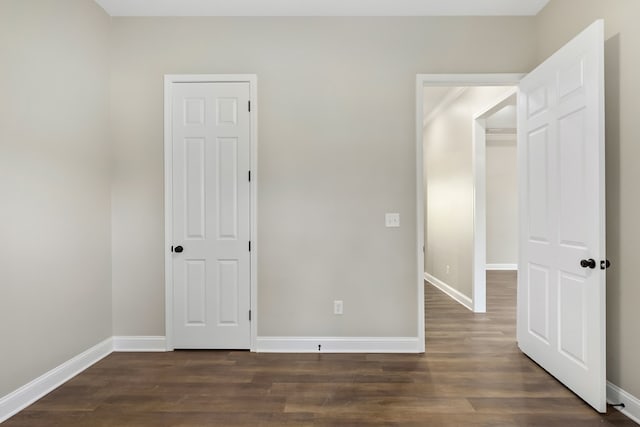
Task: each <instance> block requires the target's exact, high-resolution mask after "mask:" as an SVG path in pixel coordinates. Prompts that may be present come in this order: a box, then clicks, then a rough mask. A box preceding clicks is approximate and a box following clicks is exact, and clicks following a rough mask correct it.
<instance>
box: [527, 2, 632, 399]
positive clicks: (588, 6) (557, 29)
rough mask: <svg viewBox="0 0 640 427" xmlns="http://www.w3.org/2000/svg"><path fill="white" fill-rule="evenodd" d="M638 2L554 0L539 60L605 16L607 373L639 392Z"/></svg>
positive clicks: (541, 30)
mask: <svg viewBox="0 0 640 427" xmlns="http://www.w3.org/2000/svg"><path fill="white" fill-rule="evenodd" d="M639 16H640V2H638V1H637V0H551V2H550V3H549V4H548V5H547V6H546V7H545V9H543V11H542V12H541V13H540V15H539V16H538V17H537V28H538V41H539V46H538V61H539V62H540V61H542V60H543V59H544V58H546V57H548V56H549V55H550V54H551V53H553V52H554V51H555V50H557V49H558V48H559V47H560V46H562V45H563V44H564V43H566V42H567V41H569V40H570V39H571V38H572V37H573V36H574V35H575V34H577V33H578V32H580V31H581V30H582V29H584V28H585V27H587V26H588V25H589V24H590V23H592V22H593V21H594V20H596V19H598V18H604V20H605V40H606V41H605V91H606V101H605V102H606V106H605V108H606V157H607V160H606V180H607V189H606V191H607V258H609V259H610V260H611V261H612V263H613V266H612V267H611V268H610V269H609V270H608V271H607V377H608V379H609V380H610V381H611V382H613V383H614V384H616V385H618V386H619V387H621V388H622V389H624V390H626V391H628V392H630V393H632V394H633V395H634V396H640V364H639V363H638V360H640V340H639V339H638V331H637V325H639V324H640V311H639V310H638V301H640V286H638V272H637V268H636V266H637V257H638V253H640V227H638V218H639V217H640V201H639V199H638V182H640V168H638V164H637V162H638V159H639V158H640V145H639V144H638V141H640V128H638V126H637V121H638V118H637V115H638V99H640V81H639V80H638V76H639V75H640V56H639V55H638V45H640V26H638V17H639Z"/></svg>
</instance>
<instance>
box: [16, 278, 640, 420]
mask: <svg viewBox="0 0 640 427" xmlns="http://www.w3.org/2000/svg"><path fill="white" fill-rule="evenodd" d="M487 283H488V285H487V289H488V313H487V314H483V315H474V314H473V313H471V312H469V311H468V310H467V309H465V308H464V307H462V306H460V305H458V304H457V303H455V302H453V301H452V300H450V299H449V298H448V297H447V296H446V295H444V294H442V293H441V292H439V291H438V290H437V289H435V288H433V287H432V286H430V285H427V286H426V307H427V318H426V328H427V352H426V354H423V355H415V354H256V353H249V352H238V351H231V352H229V351H176V352H170V353H113V354H111V355H110V356H108V357H107V358H105V359H104V360H102V361H100V362H99V363H97V364H96V365H94V366H93V367H91V368H89V369H88V370H86V371H85V372H83V373H82V374H80V375H78V376H77V377H75V378H73V379H72V380H71V381H69V382H68V383H66V384H65V385H63V386H62V387H60V388H58V389H57V390H55V391H53V392H52V393H50V394H49V395H47V396H45V397H44V398H43V399H41V400H40V401H38V402H36V403H35V404H33V405H32V406H30V407H29V408H27V409H25V410H24V411H22V412H21V413H19V414H17V415H16V416H14V417H13V418H11V419H9V420H8V421H7V422H6V426H7V427H10V426H195V425H199V426H212V425H220V426H231V425H248V426H267V425H276V426H277V425H295V426H305V425H328V426H334V425H350V426H357V425H416V426H560V425H562V426H607V425H609V426H611V425H616V426H621V425H625V426H627V425H628V426H635V425H636V424H635V423H633V422H632V421H631V420H629V419H628V418H626V417H624V416H623V415H622V414H621V413H619V412H618V411H616V410H613V409H610V410H609V413H608V414H607V415H600V414H598V413H596V412H595V411H593V410H592V409H591V408H590V407H589V406H587V405H586V404H585V403H583V402H582V401H581V400H580V399H579V398H577V397H576V396H574V395H573V394H572V393H571V392H569V391H568V390H567V389H565V388H564V387H563V386H562V385H561V384H559V383H558V382H557V381H556V380H555V379H554V378H552V377H551V376H549V375H548V374H546V373H545V372H544V371H543V370H542V369H541V368H539V367H538V366H537V365H536V364H535V363H533V362H532V361H530V360H529V359H528V358H527V357H525V356H523V355H522V354H521V353H520V352H519V351H518V349H517V347H516V343H515V275H514V274H513V273H509V272H495V273H489V275H488V282H487Z"/></svg>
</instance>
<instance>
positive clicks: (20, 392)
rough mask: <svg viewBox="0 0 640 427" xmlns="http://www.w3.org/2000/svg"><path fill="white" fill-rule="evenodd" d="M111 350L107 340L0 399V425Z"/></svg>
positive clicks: (110, 344) (111, 345) (110, 341)
mask: <svg viewBox="0 0 640 427" xmlns="http://www.w3.org/2000/svg"><path fill="white" fill-rule="evenodd" d="M112 348H113V344H112V339H111V338H107V339H106V340H104V341H102V342H101V343H99V344H96V345H94V346H93V347H91V348H90V349H88V350H86V351H84V352H82V353H80V354H79V355H77V356H75V357H73V358H71V359H69V360H67V361H66V362H64V363H62V364H61V365H58V366H57V367H55V368H53V369H51V370H50V371H48V372H46V373H44V374H42V375H40V376H39V377H38V378H36V379H35V380H33V381H31V382H29V383H27V384H25V385H23V386H22V387H20V388H19V389H17V390H15V391H13V392H11V393H9V394H7V395H6V396H3V397H2V398H0V423H2V422H3V421H5V420H7V419H8V418H10V417H12V416H13V415H15V414H17V413H18V412H20V411H21V410H23V409H24V408H26V407H27V406H29V405H31V404H32V403H33V402H35V401H36V400H38V399H40V398H42V397H43V396H44V395H46V394H47V393H50V392H51V391H53V390H54V389H56V388H57V387H60V386H61V385H62V384H64V383H65V382H67V381H69V380H70V379H71V378H73V377H75V376H76V375H78V374H79V373H81V372H82V371H84V370H85V369H87V368H88V367H90V366H91V365H93V364H94V363H96V362H98V361H99V360H101V359H103V358H105V357H106V356H108V355H109V354H110V353H111V351H112Z"/></svg>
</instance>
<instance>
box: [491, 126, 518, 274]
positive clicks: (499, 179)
mask: <svg viewBox="0 0 640 427" xmlns="http://www.w3.org/2000/svg"><path fill="white" fill-rule="evenodd" d="M486 161H487V163H486V171H487V181H486V185H487V193H486V194H487V198H486V209H487V210H486V212H487V264H513V265H516V264H518V156H517V146H516V136H515V135H513V136H512V137H510V138H509V139H506V140H503V139H500V140H492V139H491V137H490V136H489V137H487V151H486Z"/></svg>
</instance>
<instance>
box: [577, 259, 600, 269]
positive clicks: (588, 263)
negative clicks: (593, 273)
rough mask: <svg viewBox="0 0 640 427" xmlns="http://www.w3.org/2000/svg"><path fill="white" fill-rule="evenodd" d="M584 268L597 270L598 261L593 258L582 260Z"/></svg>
mask: <svg viewBox="0 0 640 427" xmlns="http://www.w3.org/2000/svg"><path fill="white" fill-rule="evenodd" d="M580 266H581V267H582V268H596V260H595V259H593V258H589V259H583V260H580Z"/></svg>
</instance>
